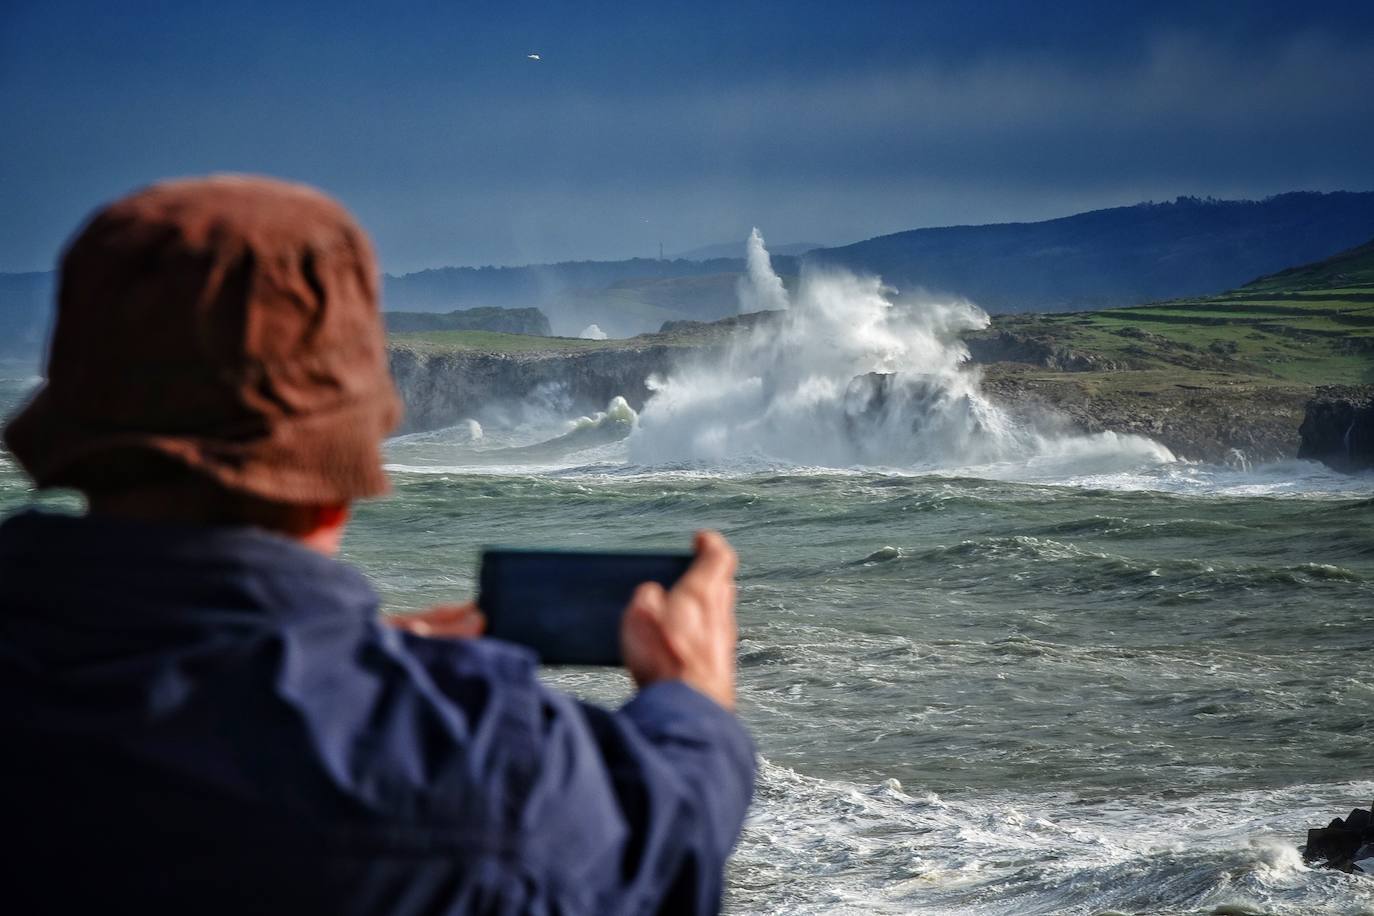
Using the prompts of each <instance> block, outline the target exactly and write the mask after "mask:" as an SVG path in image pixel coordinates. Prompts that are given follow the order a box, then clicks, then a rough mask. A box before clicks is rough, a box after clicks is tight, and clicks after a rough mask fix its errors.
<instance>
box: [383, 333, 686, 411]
mask: <svg viewBox="0 0 1374 916" xmlns="http://www.w3.org/2000/svg"><path fill="white" fill-rule="evenodd" d="M694 352H699V351H695V350H691V349H688V348H683V347H675V346H670V345H667V344H649V345H644V346H622V347H614V348H605V349H590V350H577V351H557V350H537V351H527V352H518V353H488V352H479V351H455V352H450V353H442V352H441V353H425V352H422V351H419V350H416V349H412V348H409V347H404V346H393V347H391V349H390V357H391V374H392V376H393V377H394V378H395V380H396V387H397V389H398V390H399V391H400V393H401V398H402V400H403V401H404V402H405V407H406V416H405V422H404V426H403V427H402V430H401V431H402V432H417V431H421V430H428V429H440V428H442V427H445V426H452V425H453V424H455V423H458V422H459V421H461V420H463V419H466V418H468V417H478V416H480V415H481V414H482V412H483V409H484V408H488V407H491V406H493V405H500V404H512V403H517V402H520V401H523V400H526V399H528V398H531V397H536V396H540V394H541V393H542V394H543V395H544V396H546V397H547V396H550V395H552V396H555V397H556V398H557V399H558V400H559V401H560V402H562V403H564V404H565V405H566V406H567V407H568V409H569V410H571V411H574V412H582V413H590V412H592V411H597V410H604V409H605V408H606V404H607V403H608V402H609V401H610V400H611V398H613V397H616V396H617V395H618V396H620V397H623V398H625V400H626V401H627V402H629V404H630V406H632V407H633V408H635V409H636V410H639V409H640V408H642V407H643V406H644V402H645V401H646V400H647V399H648V397H649V387H648V381H649V378H650V376H653V375H656V374H662V373H664V372H666V371H668V369H669V368H670V367H671V366H672V365H673V362H674V360H676V359H679V358H683V357H684V356H687V355H689V354H691V353H694Z"/></svg>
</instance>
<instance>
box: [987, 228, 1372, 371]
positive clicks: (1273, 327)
mask: <svg viewBox="0 0 1374 916" xmlns="http://www.w3.org/2000/svg"><path fill="white" fill-rule="evenodd" d="M993 331H1007V332H1010V333H1013V334H1017V335H1021V336H1024V337H1028V338H1033V339H1037V340H1043V341H1045V342H1049V343H1053V344H1054V345H1056V346H1059V347H1064V348H1066V349H1068V350H1071V351H1074V352H1078V353H1083V354H1091V355H1093V356H1097V357H1100V358H1103V359H1105V360H1108V361H1110V362H1112V363H1114V364H1115V365H1117V366H1120V367H1122V368H1129V369H1141V370H1150V369H1166V368H1169V367H1176V368H1178V369H1181V370H1192V371H1196V370H1210V371H1223V372H1228V373H1234V374H1239V375H1247V376H1253V377H1256V378H1259V379H1272V380H1275V381H1284V382H1292V383H1297V384H1300V385H1318V384H1351V383H1359V382H1371V381H1374V242H1370V243H1367V244H1365V245H1362V246H1360V247H1358V248H1354V249H1351V250H1350V251H1346V252H1343V253H1341V254H1339V255H1336V256H1335V257H1332V258H1328V259H1327V260H1325V261H1320V262H1317V263H1315V264H1308V265H1304V266H1302V267H1297V268H1294V269H1292V270H1286V271H1283V272H1282V273H1278V274H1274V275H1272V276H1269V277H1262V278H1261V279H1259V280H1256V281H1254V282H1253V283H1249V284H1247V285H1245V286H1243V287H1241V288H1240V289H1236V290H1233V291H1231V292H1229V293H1223V294H1221V295H1218V296H1209V297H1205V298H1199V299H1180V300H1173V301H1169V302H1159V303H1153V304H1150V305H1144V306H1137V307H1134V308H1117V309H1104V310H1102V311H1097V312H1077V313H1070V314H1063V315H1004V316H999V317H997V318H996V319H995V321H994V324H993Z"/></svg>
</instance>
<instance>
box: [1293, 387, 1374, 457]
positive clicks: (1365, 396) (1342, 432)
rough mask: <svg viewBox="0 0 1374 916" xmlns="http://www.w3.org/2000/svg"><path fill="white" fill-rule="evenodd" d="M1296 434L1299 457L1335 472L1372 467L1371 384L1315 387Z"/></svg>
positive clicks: (1373, 420)
mask: <svg viewBox="0 0 1374 916" xmlns="http://www.w3.org/2000/svg"><path fill="white" fill-rule="evenodd" d="M1298 432H1299V434H1300V435H1301V436H1302V444H1301V445H1300V446H1299V447H1298V457H1299V458H1311V459H1313V460H1315V461H1321V462H1323V463H1325V464H1327V465H1329V466H1330V467H1333V468H1335V469H1336V470H1338V471H1358V470H1363V469H1365V468H1374V385H1353V386H1347V387H1330V388H1318V389H1317V395H1316V397H1314V398H1312V400H1310V401H1308V402H1307V414H1306V416H1304V417H1303V421H1302V426H1301V427H1299V430H1298Z"/></svg>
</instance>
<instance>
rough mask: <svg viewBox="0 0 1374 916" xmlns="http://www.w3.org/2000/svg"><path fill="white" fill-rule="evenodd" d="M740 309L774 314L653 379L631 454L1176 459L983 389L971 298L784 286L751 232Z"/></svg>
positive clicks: (820, 278)
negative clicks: (717, 351)
mask: <svg viewBox="0 0 1374 916" xmlns="http://www.w3.org/2000/svg"><path fill="white" fill-rule="evenodd" d="M748 251H749V257H748V268H749V269H748V274H747V276H746V277H745V278H744V279H743V280H742V281H741V286H740V303H741V307H742V308H746V309H747V308H764V309H771V310H772V311H773V314H770V315H768V316H767V317H766V318H765V319H763V320H759V321H758V322H756V323H755V325H754V327H753V329H752V330H751V331H750V332H748V333H745V334H742V335H740V336H739V337H737V338H736V339H735V340H734V341H733V342H732V343H731V345H730V346H729V347H728V348H727V349H726V351H725V352H724V354H723V355H721V356H719V357H717V358H710V359H704V360H701V361H698V362H695V363H690V364H687V365H684V366H682V367H680V368H679V369H678V370H677V371H675V372H673V373H672V374H671V375H669V376H668V377H667V378H661V379H654V380H652V383H651V389H652V391H653V394H652V395H651V397H650V399H649V401H648V403H647V404H646V405H645V408H644V411H643V412H642V414H641V416H640V423H639V428H638V429H637V430H636V432H635V433H634V434H633V435H632V436H631V438H630V443H629V446H630V448H629V453H630V459H631V461H633V462H635V463H639V464H651V465H661V464H666V463H674V462H684V461H686V462H707V463H727V462H730V461H732V460H736V459H763V460H766V461H776V462H784V463H790V464H800V465H813V466H826V467H850V466H856V465H863V466H870V467H873V466H877V467H884V466H885V467H902V468H947V467H967V466H976V465H995V464H997V463H999V462H1009V461H1013V462H1017V463H1024V462H1028V461H1041V462H1045V461H1049V462H1053V463H1055V467H1054V469H1053V470H1054V472H1055V473H1060V472H1064V471H1065V468H1072V469H1075V470H1078V471H1079V472H1086V470H1088V469H1096V468H1099V467H1102V466H1103V465H1106V466H1107V467H1108V468H1109V469H1113V470H1115V469H1124V467H1126V466H1147V465H1158V464H1162V463H1166V462H1171V461H1173V460H1174V457H1173V455H1172V454H1171V453H1170V452H1169V450H1168V449H1166V448H1165V447H1164V446H1162V445H1160V444H1158V443H1156V442H1154V441H1152V440H1149V439H1145V438H1143V437H1140V436H1123V435H1117V434H1113V433H1102V434H1098V435H1092V436H1084V435H1056V434H1050V433H1046V432H1042V431H1041V430H1039V429H1037V428H1036V427H1034V426H1033V425H1030V424H1028V423H1026V422H1024V421H1022V420H1019V419H1017V418H1013V417H1012V416H1011V415H1010V414H1008V413H1007V412H1006V411H1005V410H1003V409H1002V408H1000V407H998V406H997V405H995V404H993V403H992V402H991V401H989V400H988V399H987V398H986V397H984V396H983V394H982V391H981V386H980V375H979V373H978V371H977V370H976V369H975V368H973V367H971V366H970V365H969V364H968V356H969V354H968V349H967V348H966V347H965V346H964V344H963V342H962V341H961V336H962V335H963V334H964V333H965V332H967V331H971V330H975V329H978V328H982V327H986V326H987V323H988V316H987V315H986V314H985V313H984V312H983V311H982V310H981V309H979V308H977V307H976V306H974V305H973V304H971V303H968V302H964V301H958V300H948V301H941V300H935V299H930V298H911V297H907V298H900V299H899V298H898V297H897V296H896V291H894V290H892V289H890V288H888V287H886V286H884V285H883V283H882V281H881V280H880V279H878V278H876V277H858V276H855V275H854V274H851V273H848V272H845V271H840V270H834V269H811V268H806V269H804V270H803V274H802V277H801V280H800V284H799V287H798V289H797V291H796V293H795V295H789V294H788V292H787V290H786V289H785V287H784V285H783V283H782V280H781V279H780V278H779V277H778V275H777V274H776V273H775V272H774V271H773V268H772V266H771V264H770V262H769V259H768V252H767V249H766V248H765V247H764V241H763V237H762V236H761V235H759V233H758V230H755V231H754V232H753V233H752V234H751V235H750V237H749V244H748Z"/></svg>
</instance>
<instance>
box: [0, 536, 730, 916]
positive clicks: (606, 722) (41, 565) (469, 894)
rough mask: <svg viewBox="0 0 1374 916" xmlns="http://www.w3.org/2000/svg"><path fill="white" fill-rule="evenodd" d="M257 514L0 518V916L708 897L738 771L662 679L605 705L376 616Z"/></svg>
mask: <svg viewBox="0 0 1374 916" xmlns="http://www.w3.org/2000/svg"><path fill="white" fill-rule="evenodd" d="M377 606H378V601H377V597H376V595H375V594H374V593H373V591H372V589H371V588H370V587H369V586H368V584H367V582H366V581H365V580H364V579H363V577H362V576H361V575H360V574H359V573H357V572H356V571H354V570H353V569H351V568H350V567H348V566H345V565H343V564H341V563H338V562H335V561H333V560H330V559H327V558H325V557H323V556H321V555H318V554H316V553H314V552H312V551H309V550H307V549H305V548H303V547H300V546H298V545H296V544H294V543H292V542H290V541H288V540H285V539H282V538H278V537H274V536H272V535H269V534H265V533H261V532H256V531H253V530H249V529H238V528H218V529H216V528H192V527H177V526H161V525H146V524H137V523H131V522H125V521H114V520H110V519H103V518H90V517H87V518H70V517H63V516H56V515H46V514H41V513H36V512H30V513H25V514H21V515H18V516H16V517H14V518H11V519H9V520H8V521H6V522H4V524H3V525H0V735H2V736H3V739H2V740H0V831H3V832H4V835H5V837H4V843H3V846H4V847H5V849H6V852H5V853H3V854H0V909H3V910H5V911H6V912H12V913H38V912H64V913H68V912H72V913H74V912H95V911H103V912H112V911H114V912H119V911H126V910H129V911H134V912H138V913H141V914H157V913H178V914H214V913H233V914H235V916H247V914H261V913H289V914H292V916H307V914H316V913H328V914H352V913H357V914H363V913H368V914H372V913H388V914H439V913H493V914H496V913H501V914H507V913H509V914H515V913H533V914H555V913H558V914H578V913H589V914H592V913H594V914H603V913H604V914H619V913H655V912H659V913H710V912H715V911H716V910H718V909H719V906H720V897H721V884H722V869H723V866H724V863H725V859H726V857H727V856H728V855H729V853H730V849H731V847H732V846H733V844H734V842H735V840H736V838H737V836H738V834H739V831H740V826H741V822H742V821H743V818H744V813H745V809H746V808H747V806H748V804H749V799H750V795H751V793H752V789H753V779H754V755H753V748H752V745H751V743H750V740H749V737H748V735H747V734H746V732H745V731H744V729H743V728H742V727H741V725H740V723H739V722H738V721H737V720H736V719H735V717H734V716H733V715H731V714H729V713H728V712H726V711H725V710H723V709H722V708H721V707H720V706H718V705H716V704H715V703H714V702H712V701H711V700H709V699H707V698H706V697H705V696H703V695H701V694H699V693H697V692H696V691H694V690H692V689H691V688H689V687H687V686H686V685H684V684H682V683H679V682H667V683H661V684H656V685H654V686H652V687H650V688H648V689H647V690H644V691H641V692H640V693H639V694H638V695H637V696H636V697H635V698H634V699H632V700H631V701H630V702H629V703H627V704H626V705H625V706H624V707H622V708H621V709H620V710H619V711H616V712H611V711H608V710H604V709H600V708H598V707H595V706H591V705H588V704H585V703H580V702H578V701H577V700H574V699H572V698H570V697H568V696H566V695H564V694H561V693H558V692H555V691H553V690H550V689H548V688H546V687H544V686H543V685H541V683H540V681H539V680H538V679H537V677H536V676H535V671H536V669H535V664H534V661H533V659H532V657H531V656H530V655H529V654H528V653H527V652H526V651H524V650H522V649H520V648H517V647H515V646H511V645H506V644H501V643H497V642H495V641H490V640H475V641H441V640H430V639H422V638H418V637H414V636H410V635H405V634H402V633H399V632H396V631H394V630H392V629H389V628H387V627H385V626H383V625H381V624H379V622H378V617H377Z"/></svg>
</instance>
